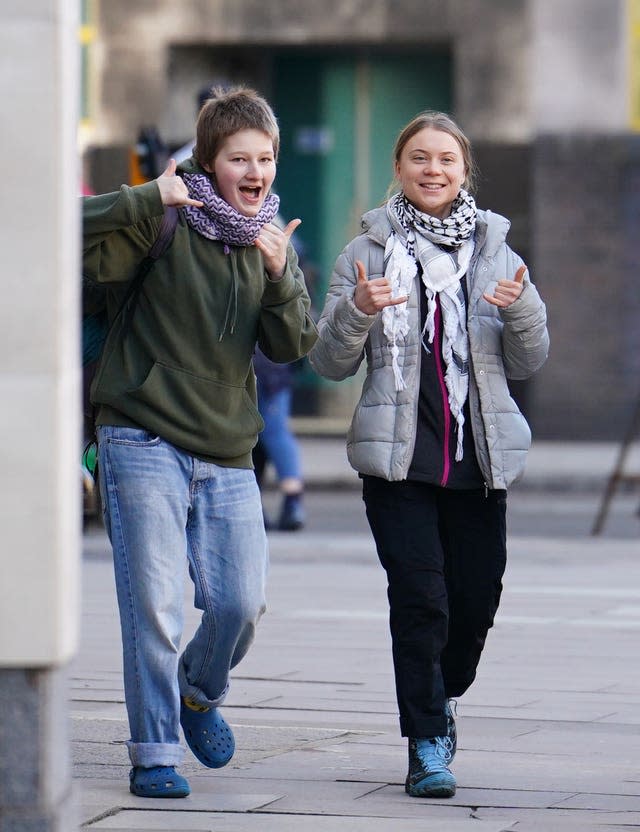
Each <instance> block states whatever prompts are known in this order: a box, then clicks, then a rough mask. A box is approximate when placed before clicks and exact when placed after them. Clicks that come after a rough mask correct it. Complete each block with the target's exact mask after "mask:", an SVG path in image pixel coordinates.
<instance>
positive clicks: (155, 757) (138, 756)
mask: <svg viewBox="0 0 640 832" xmlns="http://www.w3.org/2000/svg"><path fill="white" fill-rule="evenodd" d="M127 749H128V750H129V759H130V760H131V765H133V766H142V767H143V768H153V767H154V766H179V765H180V763H181V762H182V760H183V759H184V748H183V747H182V746H181V745H178V744H177V743H166V742H131V740H127Z"/></svg>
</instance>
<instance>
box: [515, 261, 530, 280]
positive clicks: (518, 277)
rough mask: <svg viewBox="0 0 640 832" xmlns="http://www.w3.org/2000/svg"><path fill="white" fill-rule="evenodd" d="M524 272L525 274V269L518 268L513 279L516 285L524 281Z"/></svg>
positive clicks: (524, 267)
mask: <svg viewBox="0 0 640 832" xmlns="http://www.w3.org/2000/svg"><path fill="white" fill-rule="evenodd" d="M526 272H527V267H526V266H524V265H523V266H520V268H519V269H518V271H517V272H516V276H515V277H514V278H513V279H514V280H515V282H516V283H522V282H523V281H524V276H525V274H526Z"/></svg>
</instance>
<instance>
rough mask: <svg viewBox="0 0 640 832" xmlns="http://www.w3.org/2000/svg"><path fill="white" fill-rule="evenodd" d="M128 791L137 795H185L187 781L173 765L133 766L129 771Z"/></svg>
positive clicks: (188, 789)
mask: <svg viewBox="0 0 640 832" xmlns="http://www.w3.org/2000/svg"><path fill="white" fill-rule="evenodd" d="M129 791H130V792H131V794H135V795H136V796H137V797H187V796H188V795H189V794H191V789H190V787H189V783H188V782H187V781H186V780H185V778H184V777H183V776H182V775H181V774H178V772H177V771H176V770H175V768H174V766H153V767H152V768H143V767H142V766H135V767H134V768H132V769H131V771H130V772H129Z"/></svg>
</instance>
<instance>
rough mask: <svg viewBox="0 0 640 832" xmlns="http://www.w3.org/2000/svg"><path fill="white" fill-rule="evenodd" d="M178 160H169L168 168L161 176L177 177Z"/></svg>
mask: <svg viewBox="0 0 640 832" xmlns="http://www.w3.org/2000/svg"><path fill="white" fill-rule="evenodd" d="M176 167H177V164H176V160H175V159H169V161H168V162H167V166H166V168H165V169H164V170H163V171H162V173H161V176H175V175H176Z"/></svg>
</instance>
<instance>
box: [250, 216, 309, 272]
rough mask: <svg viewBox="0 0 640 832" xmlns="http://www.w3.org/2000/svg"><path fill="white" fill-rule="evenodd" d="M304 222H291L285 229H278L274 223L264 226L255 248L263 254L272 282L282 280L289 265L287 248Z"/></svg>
mask: <svg viewBox="0 0 640 832" xmlns="http://www.w3.org/2000/svg"><path fill="white" fill-rule="evenodd" d="M301 222H302V220H291V222H290V223H289V224H288V225H287V226H286V227H285V228H278V226H277V225H275V224H274V223H272V222H268V223H267V224H266V225H263V226H262V229H261V231H260V234H259V235H258V239H257V240H256V241H255V242H254V246H255V247H256V248H259V249H260V251H261V252H262V257H263V259H264V265H265V268H266V270H267V271H268V272H269V277H270V278H271V279H272V280H280V278H281V277H282V276H283V275H284V269H285V266H286V265H287V246H288V245H289V240H290V239H291V235H292V234H293V232H294V231H295V230H296V228H297V227H298V226H299V225H300V223H301Z"/></svg>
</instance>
